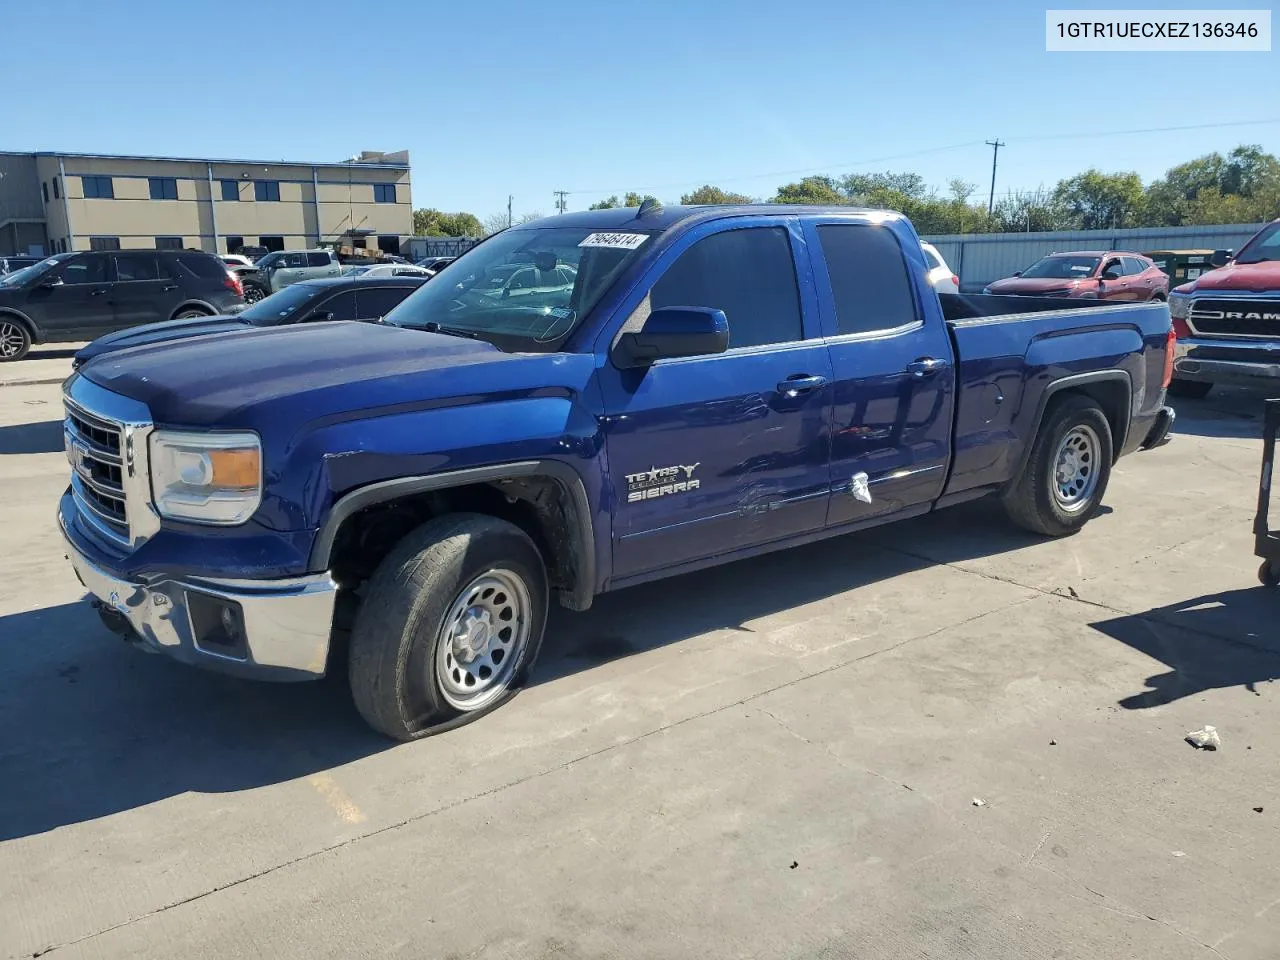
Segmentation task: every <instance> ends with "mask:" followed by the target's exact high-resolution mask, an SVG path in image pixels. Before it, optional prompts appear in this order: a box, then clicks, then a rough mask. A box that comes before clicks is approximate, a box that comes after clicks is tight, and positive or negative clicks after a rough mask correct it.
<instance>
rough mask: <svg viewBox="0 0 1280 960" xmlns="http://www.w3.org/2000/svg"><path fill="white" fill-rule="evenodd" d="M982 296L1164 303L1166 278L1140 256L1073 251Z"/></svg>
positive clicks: (1035, 266)
mask: <svg viewBox="0 0 1280 960" xmlns="http://www.w3.org/2000/svg"><path fill="white" fill-rule="evenodd" d="M982 292H983V293H994V294H998V295H1000V296H1016V297H1070V298H1073V299H1078V300H1168V299H1169V277H1168V275H1166V274H1165V272H1164V271H1163V270H1161V269H1160V268H1159V267H1157V266H1156V265H1155V264H1154V263H1152V262H1151V260H1150V259H1149V258H1147V257H1144V256H1143V255H1142V254H1140V253H1125V252H1123V251H1119V250H1073V251H1072V252H1071V253H1051V254H1049V256H1047V257H1041V258H1040V259H1039V260H1037V261H1036V262H1035V263H1033V264H1032V265H1031V266H1029V267H1027V269H1025V270H1023V271H1022V272H1021V273H1015V274H1014V275H1013V276H1012V277H1009V278H1008V279H1007V280H997V281H996V282H995V283H993V284H991V285H990V286H988V287H986V288H984V289H983V291H982Z"/></svg>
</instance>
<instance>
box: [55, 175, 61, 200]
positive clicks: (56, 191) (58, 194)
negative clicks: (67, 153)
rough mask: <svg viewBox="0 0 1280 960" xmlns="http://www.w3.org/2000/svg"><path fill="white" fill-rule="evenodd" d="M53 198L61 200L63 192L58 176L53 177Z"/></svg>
mask: <svg viewBox="0 0 1280 960" xmlns="http://www.w3.org/2000/svg"><path fill="white" fill-rule="evenodd" d="M53 199H55V200H61V199H62V194H61V193H60V192H59V191H58V178H57V177H54V178H53Z"/></svg>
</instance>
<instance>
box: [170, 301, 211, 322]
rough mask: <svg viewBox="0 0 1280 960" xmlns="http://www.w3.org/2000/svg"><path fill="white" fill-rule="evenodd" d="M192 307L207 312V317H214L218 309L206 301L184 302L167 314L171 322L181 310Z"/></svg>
mask: <svg viewBox="0 0 1280 960" xmlns="http://www.w3.org/2000/svg"><path fill="white" fill-rule="evenodd" d="M193 307H199V308H200V309H201V310H207V311H209V316H211V317H216V316H217V315H218V313H219V311H218V308H217V307H215V306H214V305H213V304H212V303H209V302H208V301H207V300H186V301H183V302H182V303H180V304H178V305H177V306H176V307H174V308H173V312H172V313H170V314H169V319H170V320H173V319H174V318H176V317H177V316H178V314H180V313H181V312H182V311H183V310H190V309H191V308H193Z"/></svg>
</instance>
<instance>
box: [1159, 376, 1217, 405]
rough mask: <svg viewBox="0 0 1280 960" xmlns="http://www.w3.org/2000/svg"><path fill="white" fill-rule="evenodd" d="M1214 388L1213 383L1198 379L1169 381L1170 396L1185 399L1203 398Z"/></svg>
mask: <svg viewBox="0 0 1280 960" xmlns="http://www.w3.org/2000/svg"><path fill="white" fill-rule="evenodd" d="M1212 389H1213V384H1212V383H1201V382H1200V381H1198V380H1173V381H1170V383H1169V396H1171V397H1182V398H1183V399H1184V400H1203V399H1204V398H1205V397H1207V396H1208V395H1209V391H1210V390H1212Z"/></svg>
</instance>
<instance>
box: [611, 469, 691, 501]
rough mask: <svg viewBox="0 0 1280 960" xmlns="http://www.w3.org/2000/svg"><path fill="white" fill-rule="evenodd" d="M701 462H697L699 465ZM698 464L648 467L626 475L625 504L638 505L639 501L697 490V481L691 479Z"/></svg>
mask: <svg viewBox="0 0 1280 960" xmlns="http://www.w3.org/2000/svg"><path fill="white" fill-rule="evenodd" d="M701 462H702V461H698V463H701ZM698 463H694V464H690V465H688V466H685V465H684V464H677V465H676V466H674V467H650V468H649V469H648V470H644V471H641V472H640V473H628V474H627V503H639V502H640V501H641V500H653V499H655V498H657V497H666V496H670V495H671V494H673V493H688V492H689V491H691V490H697V489H698V486H699V481H697V480H695V479H693V471H695V470H697V469H698Z"/></svg>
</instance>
